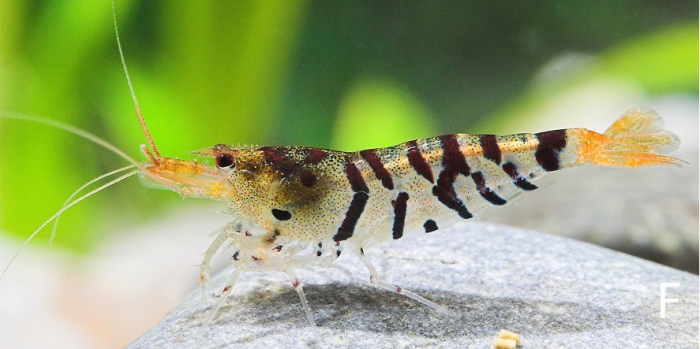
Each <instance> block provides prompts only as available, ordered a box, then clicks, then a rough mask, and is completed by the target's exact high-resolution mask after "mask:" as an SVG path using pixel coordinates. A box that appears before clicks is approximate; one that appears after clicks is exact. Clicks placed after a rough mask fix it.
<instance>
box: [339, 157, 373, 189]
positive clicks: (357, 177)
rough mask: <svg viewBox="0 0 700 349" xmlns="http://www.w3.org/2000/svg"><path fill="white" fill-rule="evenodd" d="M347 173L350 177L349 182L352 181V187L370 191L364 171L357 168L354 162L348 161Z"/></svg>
mask: <svg viewBox="0 0 700 349" xmlns="http://www.w3.org/2000/svg"><path fill="white" fill-rule="evenodd" d="M345 175H346V176H347V177H348V182H350V187H352V190H353V191H355V192H365V193H369V188H367V184H365V180H364V179H363V178H362V173H360V170H358V169H357V166H355V163H354V162H352V161H348V163H347V165H345Z"/></svg>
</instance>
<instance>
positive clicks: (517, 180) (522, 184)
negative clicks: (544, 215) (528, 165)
mask: <svg viewBox="0 0 700 349" xmlns="http://www.w3.org/2000/svg"><path fill="white" fill-rule="evenodd" d="M503 171H504V172H505V173H507V174H508V175H509V176H510V179H511V180H512V181H513V184H515V185H516V186H517V187H518V188H520V189H522V190H528V191H530V190H535V189H537V186H536V185H534V184H532V183H530V182H528V181H527V180H526V179H525V178H523V177H522V176H521V175H520V173H518V169H517V168H516V167H515V164H514V163H512V162H506V163H505V164H503Z"/></svg>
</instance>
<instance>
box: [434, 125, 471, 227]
mask: <svg viewBox="0 0 700 349" xmlns="http://www.w3.org/2000/svg"><path fill="white" fill-rule="evenodd" d="M439 139H440V141H441V142H442V149H443V152H442V167H443V170H442V172H440V175H439V176H438V179H437V185H436V186H434V187H433V195H435V196H437V198H438V200H439V201H440V202H441V203H442V204H443V205H445V206H447V207H449V208H450V209H452V210H455V211H457V213H458V214H459V216H460V217H462V218H464V219H469V218H472V214H471V213H470V212H469V210H467V208H466V207H465V206H464V203H462V200H460V199H459V198H458V197H457V193H455V189H454V183H455V180H457V175H458V174H463V175H465V176H469V173H470V169H469V166H467V160H466V159H465V158H464V154H462V152H461V151H460V150H459V143H458V142H457V137H456V136H455V135H446V136H441V137H439Z"/></svg>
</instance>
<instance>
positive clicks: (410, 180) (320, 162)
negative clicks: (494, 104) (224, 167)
mask: <svg viewBox="0 0 700 349" xmlns="http://www.w3.org/2000/svg"><path fill="white" fill-rule="evenodd" d="M581 132H585V130H583V129H571V130H568V131H565V130H559V131H550V132H544V133H540V134H517V135H509V136H493V135H464V134H457V135H446V136H440V137H434V138H427V139H422V140H416V141H410V142H406V143H403V144H399V145H397V146H394V147H389V148H382V149H371V150H364V151H360V152H354V153H348V152H340V151H332V150H323V149H317V148H308V147H292V146H280V147H272V146H265V147H244V148H235V147H227V146H225V145H217V146H216V147H214V148H213V149H212V150H211V151H210V154H207V155H211V156H214V157H215V158H216V157H222V156H230V158H232V159H234V164H233V166H232V169H231V172H230V173H228V174H227V178H226V182H227V183H228V188H229V190H228V191H226V190H225V191H224V195H222V196H223V197H225V198H228V200H227V201H229V200H230V206H229V212H230V213H231V215H233V217H234V218H235V221H236V222H237V223H236V226H235V227H234V229H233V230H234V231H237V232H239V233H240V232H247V233H248V234H249V235H250V236H245V235H243V236H242V237H241V238H240V239H241V240H243V239H244V238H246V237H247V238H250V240H255V241H258V242H259V243H256V244H253V245H250V250H245V249H241V248H239V249H238V251H237V252H238V253H239V254H238V256H237V258H251V259H254V260H256V261H263V260H268V259H271V258H276V257H278V256H279V257H284V258H286V257H289V256H290V254H289V253H290V252H291V251H290V252H288V251H287V250H288V249H287V248H286V247H287V246H288V245H294V246H295V248H294V249H293V252H292V253H294V254H298V253H302V252H301V251H305V252H303V253H306V254H308V253H313V252H316V254H318V252H321V254H323V252H324V248H323V246H325V247H326V249H325V250H327V252H326V253H327V254H333V253H335V254H336V255H338V254H339V251H341V250H342V247H343V246H342V245H344V244H345V242H346V241H350V242H352V244H353V246H354V247H355V248H363V247H367V246H369V245H372V244H374V243H377V242H381V241H384V240H389V239H399V238H402V237H404V236H406V235H410V234H419V233H426V232H428V233H429V232H432V231H434V230H437V229H438V228H439V227H441V226H447V225H449V224H451V223H454V222H455V221H457V220H459V219H467V218H471V217H472V216H473V214H474V213H475V212H477V211H479V210H481V209H483V208H485V207H488V206H492V205H502V204H505V203H506V202H507V201H508V200H510V199H512V198H514V197H515V196H517V195H518V194H520V193H522V192H524V191H528V190H533V189H535V188H536V186H535V185H534V184H532V183H530V182H529V181H532V180H534V179H537V178H538V177H540V176H541V175H542V174H544V173H545V172H546V171H552V170H556V169H558V168H560V167H562V166H573V165H576V164H578V162H577V160H578V148H579V140H578V137H579V134H580V133H581ZM538 149H539V150H540V152H541V153H542V154H544V155H539V156H538V155H537V151H538ZM200 154H201V152H200ZM222 154H223V155H222ZM548 157H549V158H548ZM543 161H550V162H552V161H554V163H550V164H543V165H544V167H543V165H540V164H539V163H538V162H543ZM547 166H549V167H548V168H547ZM319 243H320V245H321V248H320V249H318V248H315V250H317V251H309V250H307V249H306V247H308V246H312V245H313V246H318V245H319ZM246 245H248V244H246Z"/></svg>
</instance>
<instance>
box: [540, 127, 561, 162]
mask: <svg viewBox="0 0 700 349" xmlns="http://www.w3.org/2000/svg"><path fill="white" fill-rule="evenodd" d="M535 136H537V140H538V141H539V142H540V144H539V145H538V146H537V150H536V151H535V159H536V160H537V163H538V164H540V166H542V168H543V169H545V170H547V171H556V170H558V169H559V168H560V163H559V152H560V151H561V150H562V149H564V147H566V130H556V131H547V132H540V133H535Z"/></svg>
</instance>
